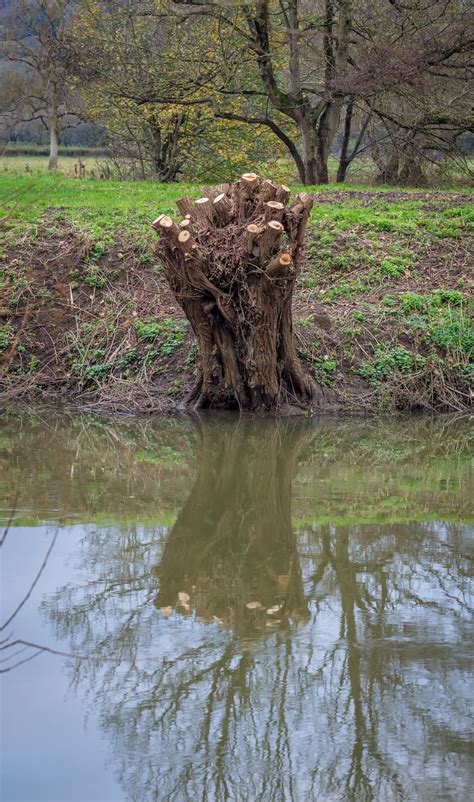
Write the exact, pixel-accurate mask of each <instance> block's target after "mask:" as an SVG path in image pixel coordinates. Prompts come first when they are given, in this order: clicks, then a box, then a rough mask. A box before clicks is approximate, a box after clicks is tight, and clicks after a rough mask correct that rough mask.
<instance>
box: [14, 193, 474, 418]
mask: <svg viewBox="0 0 474 802" xmlns="http://www.w3.org/2000/svg"><path fill="white" fill-rule="evenodd" d="M469 201H470V198H469V196H468V195H466V194H464V193H458V194H456V193H454V192H426V193H419V192H417V193H413V192H406V193H404V192H399V191H396V192H384V193H381V192H375V191H373V192H372V191H362V190H354V191H332V192H331V191H329V192H328V191H326V192H324V193H316V194H315V207H314V210H313V213H312V216H311V224H310V226H309V229H308V234H307V239H306V249H305V263H304V266H303V271H302V274H301V277H300V281H299V288H298V290H297V294H296V301H295V308H294V320H295V327H296V337H297V341H298V348H299V352H300V354H301V356H302V358H303V359H304V360H305V361H306V363H307V365H308V367H309V369H310V371H311V372H312V374H313V376H314V377H315V379H316V381H317V382H318V383H319V384H320V385H321V386H322V387H323V388H325V391H326V393H325V394H326V399H327V401H326V408H327V409H328V410H336V409H339V410H341V411H359V412H360V411H363V412H371V411H373V412H375V411H381V410H384V411H390V410H395V409H407V410H408V409H425V410H436V411H446V410H451V411H454V410H463V409H466V408H467V407H468V406H469V405H470V402H471V400H472V394H471V391H470V386H471V385H470V376H471V379H472V362H471V359H472V349H473V343H474V333H473V328H472V284H471V283H470V275H469V272H468V268H469V264H470V263H471V253H470V250H469V244H470V241H469V220H470V219H472V211H471V210H470V206H469ZM3 234H4V235H5V236H4V244H3V248H2V249H1V250H0V276H1V289H0V316H1V317H0V374H1V376H0V382H1V383H0V402H1V403H2V404H4V405H5V404H10V403H12V402H14V401H16V400H19V399H21V400H23V401H34V402H47V403H50V402H54V403H61V404H69V405H72V406H74V407H78V408H82V409H97V410H103V411H109V412H161V413H166V412H174V411H176V410H179V409H180V408H182V406H183V404H184V402H185V398H186V394H187V392H188V391H189V389H190V388H191V386H192V384H193V377H194V373H195V370H196V348H195V345H194V338H193V335H192V332H191V329H190V326H189V325H188V323H187V321H186V320H184V319H183V316H182V314H181V311H180V309H179V308H178V306H177V304H176V302H175V301H174V299H173V298H172V296H171V294H170V293H169V291H168V289H167V287H166V284H165V281H164V279H163V275H162V270H161V267H160V265H159V264H157V261H156V258H155V256H154V253H153V246H154V239H153V234H150V235H149V236H148V235H144V236H138V235H137V234H134V235H133V236H131V235H130V234H127V233H126V232H125V231H115V232H112V231H110V232H108V233H107V234H106V235H104V233H103V231H102V232H101V234H100V236H97V235H96V234H93V233H92V232H91V231H88V230H87V228H86V227H83V226H79V225H77V224H74V223H73V222H72V221H71V220H70V219H69V218H68V214H67V211H66V213H65V212H64V211H58V210H57V209H56V210H51V211H49V212H48V213H47V214H46V215H45V216H44V217H43V219H42V221H41V223H40V225H36V226H35V227H33V228H29V229H28V228H26V229H25V228H24V229H23V230H21V231H19V230H13V228H12V227H11V226H9V225H8V224H7V223H5V224H4V227H3ZM3 234H2V235H3ZM471 384H472V382H471Z"/></svg>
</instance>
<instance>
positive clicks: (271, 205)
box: [265, 201, 285, 222]
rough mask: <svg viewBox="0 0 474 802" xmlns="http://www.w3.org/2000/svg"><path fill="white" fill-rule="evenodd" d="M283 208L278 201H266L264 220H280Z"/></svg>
mask: <svg viewBox="0 0 474 802" xmlns="http://www.w3.org/2000/svg"><path fill="white" fill-rule="evenodd" d="M284 211H285V206H284V204H283V203H280V202H279V201H268V202H267V203H266V204H265V220H266V221H267V222H268V220H281V219H282V217H283V212H284Z"/></svg>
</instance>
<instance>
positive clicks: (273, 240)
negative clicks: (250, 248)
mask: <svg viewBox="0 0 474 802" xmlns="http://www.w3.org/2000/svg"><path fill="white" fill-rule="evenodd" d="M284 230H285V229H284V227H283V224H282V223H280V222H279V221H278V220H270V222H268V223H267V225H266V226H265V228H264V229H263V233H262V236H261V238H260V241H259V244H258V248H259V253H260V259H261V260H263V261H266V260H267V259H268V257H269V256H271V254H272V253H273V251H274V250H275V249H276V248H277V247H278V243H279V241H280V237H281V235H282V234H283V232H284Z"/></svg>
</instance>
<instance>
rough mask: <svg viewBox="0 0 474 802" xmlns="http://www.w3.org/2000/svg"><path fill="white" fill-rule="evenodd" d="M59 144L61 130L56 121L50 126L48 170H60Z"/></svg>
mask: <svg viewBox="0 0 474 802" xmlns="http://www.w3.org/2000/svg"><path fill="white" fill-rule="evenodd" d="M58 143H59V129H58V124H57V122H56V120H53V121H52V122H51V123H50V126H49V162H48V170H57V169H58Z"/></svg>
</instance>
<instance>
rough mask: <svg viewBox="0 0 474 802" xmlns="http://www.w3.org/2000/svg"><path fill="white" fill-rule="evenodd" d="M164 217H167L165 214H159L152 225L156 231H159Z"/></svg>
mask: <svg viewBox="0 0 474 802" xmlns="http://www.w3.org/2000/svg"><path fill="white" fill-rule="evenodd" d="M164 216H165V215H164V214H159V215H158V217H157V218H156V220H153V223H152V224H151V227H152V228H154V229H155V231H156V230H158V227H159V223H160V220H161V218H162V217H164Z"/></svg>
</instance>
